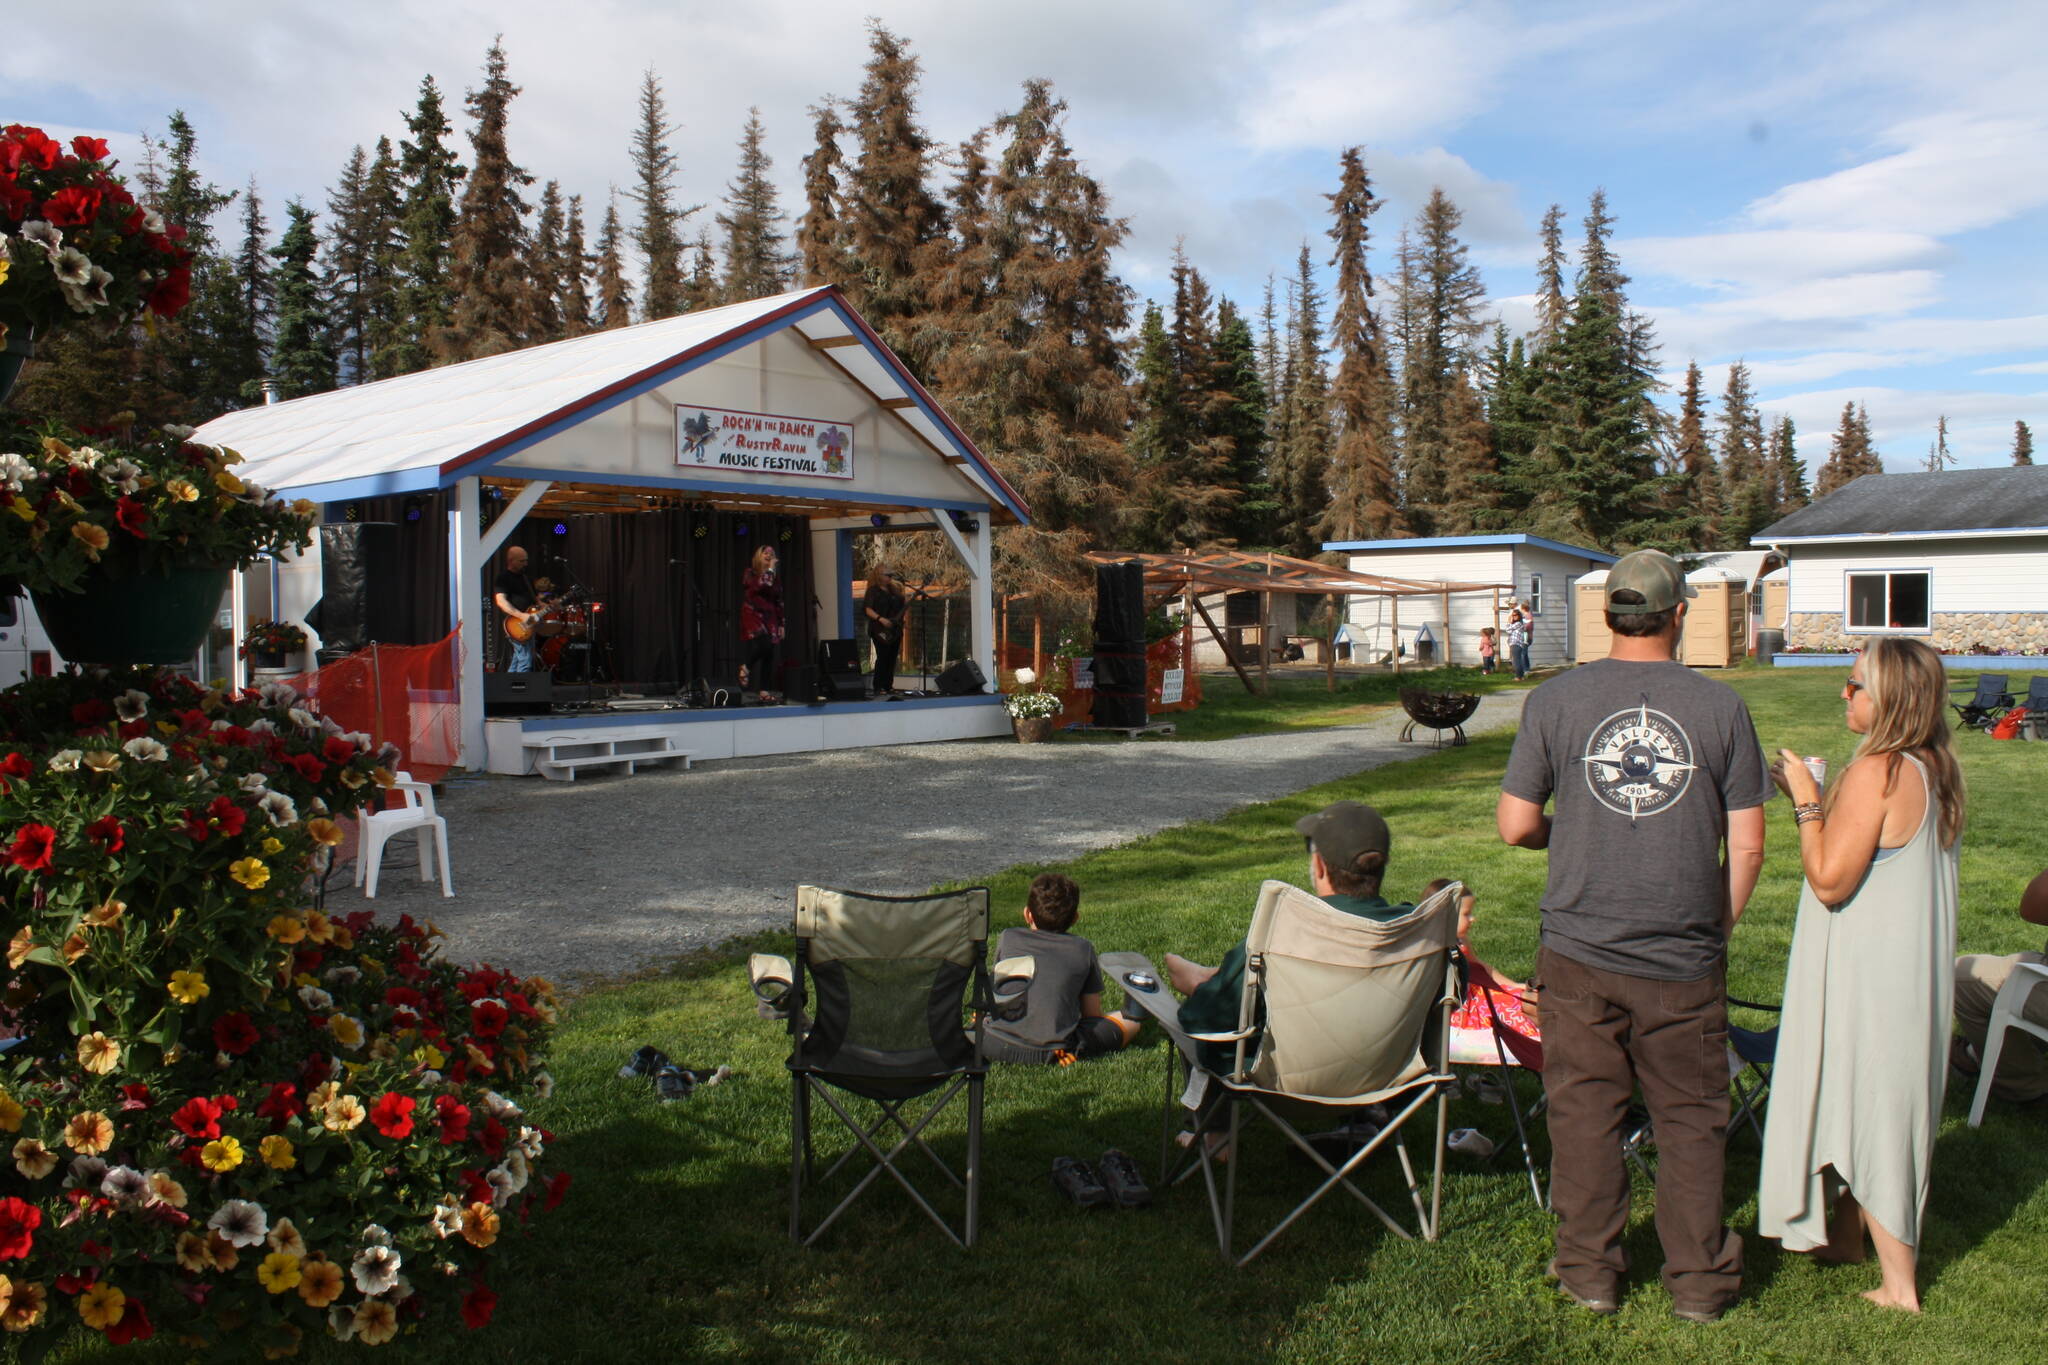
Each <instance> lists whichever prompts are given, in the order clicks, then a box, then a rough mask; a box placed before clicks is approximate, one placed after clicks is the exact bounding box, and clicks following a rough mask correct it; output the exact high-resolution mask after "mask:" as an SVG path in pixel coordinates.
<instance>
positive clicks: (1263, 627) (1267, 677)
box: [1259, 550, 1273, 697]
mask: <svg viewBox="0 0 2048 1365" xmlns="http://www.w3.org/2000/svg"><path fill="white" fill-rule="evenodd" d="M1272 582H1273V552H1272V551H1271V550H1268V551H1266V584H1267V586H1266V587H1263V588H1261V589H1259V695H1260V696H1262V697H1266V696H1271V695H1272V692H1273V681H1272V666H1273V588H1272Z"/></svg>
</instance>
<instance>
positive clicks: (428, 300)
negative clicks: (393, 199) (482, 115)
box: [371, 76, 468, 375]
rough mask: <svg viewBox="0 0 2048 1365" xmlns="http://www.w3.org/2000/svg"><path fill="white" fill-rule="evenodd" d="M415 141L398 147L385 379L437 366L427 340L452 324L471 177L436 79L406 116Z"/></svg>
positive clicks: (380, 354)
mask: <svg viewBox="0 0 2048 1365" xmlns="http://www.w3.org/2000/svg"><path fill="white" fill-rule="evenodd" d="M405 127H406V131H407V132H408V133H410V134H411V136H410V137H408V138H405V139H403V140H402V141H400V142H399V144H398V180H399V184H400V185H401V186H402V188H403V193H404V206H403V207H402V209H401V210H400V214H399V238H400V240H401V242H402V243H403V247H402V249H401V251H400V254H399V259H398V281H397V298H396V302H395V305H394V307H393V309H392V313H393V317H394V319H395V321H394V323H393V325H392V327H391V329H390V333H389V335H388V336H387V337H386V338H385V339H384V340H383V341H382V343H381V344H380V345H379V346H378V348H377V351H376V353H375V356H374V358H373V360H372V362H371V363H372V365H373V366H374V367H375V369H376V371H377V373H378V374H380V375H394V374H411V373H412V372H413V371H415V370H424V369H425V368H426V367H427V366H428V365H430V364H431V363H433V355H432V353H431V352H430V351H429V350H428V348H427V338H428V337H429V336H430V335H432V334H433V333H434V332H435V331H437V330H438V329H440V328H442V327H445V326H447V325H448V320H449V318H450V316H451V315H452V312H453V309H454V294H455V287H454V283H453V281H452V280H451V279H450V276H449V259H450V253H451V251H452V250H453V248H452V246H451V241H452V239H453V237H454V233H455V196H456V193H457V190H458V188H459V187H460V186H461V184H462V181H463V179H464V177H466V176H467V175H468V171H467V170H466V169H465V168H464V167H463V165H462V161H461V158H459V157H457V156H456V155H455V153H454V152H453V151H452V150H451V149H450V148H449V147H448V146H447V144H446V142H445V141H444V139H446V138H447V136H448V134H449V133H450V132H452V131H453V126H452V125H451V124H450V123H449V122H448V116H447V114H446V113H445V112H444V111H443V109H442V107H441V90H440V87H439V86H437V85H435V84H434V78H433V77H432V76H426V77H423V78H422V79H421V80H420V95H419V101H418V103H417V104H416V105H415V106H414V108H413V112H411V113H410V114H407V115H406V116H405Z"/></svg>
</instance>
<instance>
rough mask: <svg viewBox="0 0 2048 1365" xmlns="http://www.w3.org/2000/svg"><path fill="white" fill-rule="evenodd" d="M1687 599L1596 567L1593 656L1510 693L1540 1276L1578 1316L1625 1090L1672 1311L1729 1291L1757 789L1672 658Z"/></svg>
mask: <svg viewBox="0 0 2048 1365" xmlns="http://www.w3.org/2000/svg"><path fill="white" fill-rule="evenodd" d="M1691 595H1692V593H1691V590H1690V589H1689V588H1688V587H1687V586H1686V584H1685V577H1684V573H1683V571H1682V570H1681V569H1680V568H1679V566H1678V565H1677V563H1676V562H1674V561H1673V560H1672V559H1671V558H1670V557H1669V556H1667V555H1663V554H1659V553H1658V552H1656V551H1654V550H1642V551H1638V552H1636V553H1635V554H1632V555H1629V556H1627V557H1626V558H1624V559H1623V560H1621V561H1620V562H1619V563H1618V564H1616V565H1615V566H1614V568H1613V569H1612V570H1611V571H1610V572H1609V574H1608V580H1607V624H1608V628H1609V629H1610V630H1611V631H1612V632H1613V646H1612V652H1611V654H1610V655H1609V657H1608V658H1607V659H1604V660H1602V661H1600V662H1598V663H1593V664H1589V665H1587V666H1586V667H1584V668H1579V669H1574V670H1572V671H1571V672H1569V673H1565V674H1562V675H1560V676H1558V677H1556V678H1553V679H1551V680H1550V681H1548V682H1546V683H1544V684H1543V685H1542V686H1541V687H1539V688H1537V689H1536V691H1535V692H1534V693H1532V694H1531V695H1530V697H1529V701H1528V704H1527V706H1526V707H1525V709H1524V711H1523V713H1522V724H1521V729H1520V731H1519V732H1518V733H1517V734H1516V736H1515V747H1514V752H1513V755H1512V756H1511V757H1510V758H1509V760H1508V770H1507V774H1506V776H1505V777H1504V778H1503V779H1502V782H1501V797H1500V807H1499V812H1498V818H1499V823H1500V832H1501V837H1502V838H1503V839H1505V840H1506V841H1507V842H1508V843H1510V844H1514V845H1518V846H1520V847H1523V848H1534V849H1548V850H1549V854H1550V870H1549V881H1548V884H1547V886H1546V888H1545V890H1544V894H1543V931H1542V945H1543V946H1542V951H1541V953H1540V955H1539V957H1538V962H1537V972H1536V977H1537V981H1538V982H1539V983H1540V986H1541V993H1540V998H1541V1018H1542V1026H1543V1047H1544V1062H1543V1079H1544V1088H1545V1091H1546V1092H1547V1094H1548V1096H1549V1099H1550V1132H1551V1145H1552V1148H1553V1151H1554V1153H1555V1155H1554V1157H1553V1160H1552V1175H1551V1199H1552V1203H1553V1205H1554V1207H1555V1208H1556V1210H1557V1214H1558V1220H1559V1221H1558V1230H1557V1257H1556V1260H1555V1261H1554V1262H1553V1263H1552V1267H1551V1269H1552V1272H1553V1274H1554V1275H1555V1277H1556V1278H1557V1279H1558V1281H1559V1283H1560V1285H1561V1286H1562V1287H1563V1288H1564V1290H1565V1292H1566V1293H1567V1294H1568V1295H1570V1296H1571V1298H1572V1299H1573V1300H1574V1301H1576V1302H1577V1303H1579V1304H1580V1305H1581V1306H1583V1307H1586V1308H1589V1309H1592V1310H1593V1311H1595V1312H1601V1313H1611V1312H1613V1311H1615V1309H1616V1307H1617V1306H1618V1302H1619V1293H1620V1282H1621V1275H1622V1272H1623V1271H1625V1270H1626V1269H1627V1260H1626V1258H1625V1256H1624V1255H1623V1253H1622V1250H1621V1233H1622V1229H1623V1228H1624V1227H1625V1226H1626V1224H1627V1221H1628V1207H1629V1181H1628V1169H1627V1165H1626V1163H1625V1162H1624V1160H1623V1156H1622V1150H1621V1136H1622V1128H1623V1120H1624V1116H1625V1114H1626V1112H1627V1108H1628V1102H1629V1097H1630V1094H1631V1092H1632V1090H1633V1089H1634V1087H1635V1086H1636V1085H1638V1084H1639V1085H1640V1086H1641V1087H1642V1091H1643V1098H1644V1101H1645V1103H1647V1104H1648V1106H1649V1109H1650V1117H1651V1121H1652V1123H1653V1125H1654V1127H1655V1131H1656V1135H1657V1153H1658V1172H1657V1231H1658V1235H1659V1237H1660V1239H1661V1240H1662V1242H1663V1248H1664V1283H1665V1286H1666V1288H1668V1289H1669V1290H1670V1291H1671V1296H1672V1307H1673V1311H1675V1312H1676V1313H1677V1314H1678V1315H1679V1316H1680V1317H1683V1318H1687V1319H1691V1320H1695V1321H1711V1320H1713V1319H1714V1318H1716V1317H1718V1316H1719V1315H1720V1313H1721V1311H1722V1310H1723V1309H1724V1308H1726V1307H1727V1305H1728V1304H1729V1303H1731V1302H1733V1301H1734V1299H1735V1296H1736V1294H1737V1293H1738V1292H1739V1291H1740V1288H1741V1279H1742V1239H1741V1238H1740V1237H1737V1236H1736V1235H1735V1234H1734V1233H1732V1232H1730V1231H1728V1230H1727V1229H1726V1228H1725V1227H1724V1226H1722V1222H1721V1180H1722V1161H1723V1151H1724V1140H1725V1137H1726V1130H1727V1123H1728V1073H1727V1069H1726V1061H1725V1058H1726V1046H1727V1033H1728V1015H1727V1005H1726V1000H1725V980H1726V953H1727V939H1728V934H1729V933H1730V932H1731V931H1732V930H1733V928H1734V925H1735V920H1736V918H1737V917H1738V916H1740V915H1741V913H1742V907H1743V905H1744V903H1745V902H1746V901H1747V900H1748V899H1749V893H1750V890H1751V889H1752V888H1753V887H1754V886H1755V884H1756V875H1757V872H1758V870H1759V869H1760V868H1761V867H1762V865H1763V803H1764V801H1765V800H1766V799H1767V798H1768V797H1769V796H1770V793H1771V783H1770V778H1769V775H1768V773H1767V771H1766V769H1765V765H1764V760H1763V751H1762V748H1761V746H1760V745H1759V744H1758V743H1757V737H1756V729H1755V727H1754V726H1753V725H1752V724H1751V722H1750V718H1749V710H1748V708H1747V707H1745V706H1744V705H1743V703H1742V699H1741V698H1740V697H1738V696H1737V695H1736V694H1735V693H1734V692H1733V691H1732V690H1731V689H1729V688H1728V687H1726V686H1724V685H1722V684H1721V683H1718V682H1712V681H1709V680H1708V679H1705V678H1702V677H1700V676H1699V675H1698V674H1696V673H1694V672H1693V671H1692V670H1691V669H1689V668H1687V667H1685V666H1684V665H1683V664H1680V663H1678V662H1676V660H1675V655H1676V651H1677V645H1678V640H1679V636H1680V632H1681V631H1682V630H1683V628H1684V619H1685V599H1686V598H1688V597H1690V596H1691ZM1546 803H1549V804H1550V806H1551V810H1550V813H1549V814H1546V813H1545V811H1544V806H1545V804H1546ZM1724 846H1725V847H1726V849H1727V858H1726V861H1725V862H1724V860H1723V856H1722V851H1723V848H1724Z"/></svg>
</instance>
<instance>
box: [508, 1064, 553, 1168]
mask: <svg viewBox="0 0 2048 1365" xmlns="http://www.w3.org/2000/svg"><path fill="white" fill-rule="evenodd" d="M541 1076H542V1077H543V1078H545V1077H546V1076H547V1073H546V1072H545V1071H543V1072H542V1073H541ZM553 1084H554V1083H553V1082H552V1081H550V1082H549V1087H550V1088H551V1089H552V1088H553ZM514 1145H516V1146H517V1147H518V1148H519V1150H520V1152H521V1153H523V1154H524V1155H525V1157H526V1159H527V1160H528V1161H538V1160H540V1154H541V1153H542V1152H544V1151H546V1150H547V1145H548V1140H547V1139H546V1138H544V1137H542V1136H541V1132H540V1129H538V1128H521V1129H520V1130H519V1136H518V1137H517V1138H516V1139H514Z"/></svg>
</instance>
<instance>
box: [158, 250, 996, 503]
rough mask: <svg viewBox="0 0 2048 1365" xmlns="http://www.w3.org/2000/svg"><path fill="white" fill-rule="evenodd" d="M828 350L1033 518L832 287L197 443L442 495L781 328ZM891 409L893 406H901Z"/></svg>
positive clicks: (218, 423)
mask: <svg viewBox="0 0 2048 1365" xmlns="http://www.w3.org/2000/svg"><path fill="white" fill-rule="evenodd" d="M785 327H791V328H795V329H796V330H797V331H798V333H799V334H800V335H802V336H803V337H804V338H805V339H806V340H807V341H812V342H820V341H825V340H826V339H828V338H833V337H839V338H846V339H847V340H846V341H845V342H843V343H842V344H840V345H837V346H832V347H831V348H830V349H829V350H825V351H822V352H821V354H825V355H828V356H829V357H830V359H831V361H832V363H834V364H836V365H837V366H839V367H840V368H841V369H842V370H844V371H845V372H846V373H847V375H848V376H849V377H850V378H852V379H853V380H854V381H855V382H856V383H858V384H859V385H861V386H862V387H863V388H865V389H867V390H868V391H869V392H870V393H872V394H874V395H875V397H876V398H877V400H878V401H879V402H881V403H882V404H883V405H884V406H886V407H889V408H890V410H891V411H892V412H893V414H894V416H895V417H897V418H898V419H900V420H901V421H903V422H904V423H905V424H906V425H907V426H909V427H910V428H911V429H912V430H913V431H915V432H916V433H917V434H918V435H919V436H920V437H921V438H922V439H923V440H924V441H925V442H926V443H928V444H930V445H931V446H933V447H935V448H937V449H938V450H939V451H940V452H941V453H942V455H943V457H944V458H945V459H947V460H948V462H949V463H952V464H953V465H954V466H955V468H957V469H958V470H959V471H960V473H961V474H962V475H964V476H965V477H967V478H968V479H970V480H971V481H972V482H973V483H975V484H977V485H979V486H980V487H981V489H982V490H983V491H984V492H986V493H987V494H988V495H989V497H990V498H991V500H992V501H993V502H995V503H998V504H1000V505H1002V506H1005V507H1008V508H1009V509H1010V510H1011V511H1012V512H1013V513H1015V514H1016V515H1018V516H1019V517H1020V518H1022V517H1025V516H1027V515H1028V513H1027V512H1026V511H1025V509H1024V507H1023V503H1022V500H1021V499H1019V498H1018V496H1017V494H1016V492H1015V491H1014V490H1013V489H1011V488H1010V487H1009V485H1008V484H1006V483H1005V482H1004V481H1003V479H1002V476H1001V475H999V474H998V473H996V471H995V469H994V468H993V467H992V466H991V465H990V464H989V462H988V460H987V458H986V457H985V456H983V455H982V453H981V452H980V451H979V450H978V449H976V448H975V446H974V443H973V442H972V441H970V440H968V438H967V436H966V434H965V433H963V432H962V431H961V430H960V429H959V428H958V427H957V426H955V425H954V424H953V422H952V420H951V419H950V418H948V417H947V416H946V415H945V414H944V412H942V411H941V410H940V408H939V406H938V404H937V403H936V402H935V401H934V400H933V399H932V397H931V395H930V394H928V393H926V392H925V390H924V389H923V387H922V386H921V385H919V384H918V383H917V381H916V379H915V378H914V377H912V376H911V374H910V372H909V371H908V370H906V369H904V368H903V365H902V362H901V361H899V360H897V359H896V357H895V356H894V355H893V354H892V353H891V352H890V351H889V350H888V348H887V347H886V346H884V345H883V344H882V343H881V341H880V339H879V338H877V337H876V336H875V334H874V332H873V330H872V329H871V328H869V327H868V325H867V324H866V323H865V322H864V321H862V320H861V318H860V317H859V315H858V314H856V313H855V312H854V311H853V309H852V307H851V306H850V305H848V304H847V303H846V301H845V299H844V297H843V296H842V295H841V294H840V292H839V290H837V289H836V288H833V287H831V286H829V285H827V286H821V287H819V288H815V289H803V290H797V291H794V292H792V293H787V294H778V295H775V296H772V297H770V298H764V299H752V300H749V301H747V302H745V303H735V304H728V305H727V306H725V307H723V308H711V309H706V310H704V311H702V312H696V313H684V314H682V315H681V316H679V317H673V318H662V319H660V320H659V321H656V322H643V323H640V324H639V325H637V326H633V327H621V328H618V329H617V330H615V331H609V332H594V333H591V334H590V335H588V336H581V337H574V338H571V339H569V340H567V341H556V342H550V343H548V344H545V345H540V346H529V347H527V348H525V349H524V350H519V351H510V352H507V353H506V354H504V355H494V356H486V357H484V358H483V359H480V360H470V361H464V362H463V363H461V364H457V365H447V366H443V367H441V368H439V369H432V370H422V371H419V372H418V373H416V374H407V375H399V376H397V377H395V378H391V379H382V380H378V381H376V382H375V383H371V384H361V385H357V386H354V387H351V388H344V389H335V390H333V391H331V392H328V393H319V394H312V395H309V396H307V397H304V398H294V399H291V400H289V401H287V402H283V403H272V404H267V405H263V406H259V407H253V408H245V409H243V410H242V411H240V412H231V413H228V414H227V415H225V416H222V417H217V418H215V419H214V420H213V421H211V422H208V423H207V424H206V425H205V426H203V427H201V428H200V429H199V432H198V434H197V436H196V437H195V438H194V439H195V440H199V441H204V442H206V443H208V444H213V445H224V446H228V447H230V448H231V449H234V450H236V451H238V452H239V453H240V454H241V455H242V456H243V458H244V459H245V460H246V461H247V462H248V463H247V465H246V467H244V468H242V469H240V470H238V471H237V472H239V473H242V474H243V475H244V476H245V477H246V478H248V479H251V480H253V481H255V482H256V483H259V484H261V485H263V486H265V487H267V488H271V489H275V490H278V491H280V492H284V493H287V494H303V495H307V496H313V497H319V498H322V499H323V500H327V501H339V500H341V499H343V498H349V497H361V496H369V495H374V494H378V493H403V492H414V491H419V490H424V489H431V488H436V487H446V486H448V485H451V484H453V483H454V482H456V481H457V480H458V479H461V478H463V477H465V476H467V475H471V474H479V473H483V472H485V470H487V469H488V468H489V467H490V465H491V464H492V463H494V462H495V461H494V459H493V457H496V458H498V459H502V458H505V457H507V456H509V455H511V454H513V453H515V452H516V451H517V450H518V449H520V448H522V446H523V445H524V444H525V443H527V442H529V441H531V440H536V439H539V438H541V437H544V436H547V435H551V434H553V433H554V432H556V431H559V430H562V429H564V428H566V427H568V426H573V425H574V424H575V423H577V422H579V421H583V420H585V419H587V418H588V417H590V416H592V415H594V414H595V413H597V412H600V411H603V410H604V409H605V408H607V407H610V406H612V405H614V404H616V403H620V402H625V401H628V400H629V399H631V398H632V397H633V396H634V395H635V394H637V393H639V392H643V391H645V390H646V389H649V388H652V387H654V386H655V385H657V384H660V383H663V382H667V381H670V380H673V379H675V378H677V377H679V376H680V375H682V374H686V373H688V372H689V371H690V370H692V369H694V368H696V367H697V366H699V365H703V364H708V363H710V362H712V361H714V360H717V359H719V358H720V357H721V356H724V355H726V354H729V353H730V352H731V351H733V350H736V349H738V348H739V347H742V346H744V345H746V344H748V343H749V342H752V341H755V340H758V339H759V338H761V337H763V336H766V335H768V334H769V333H771V332H774V331H779V330H781V329H782V328H785ZM890 400H895V401H894V402H893V403H892V402H891V401H890Z"/></svg>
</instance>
